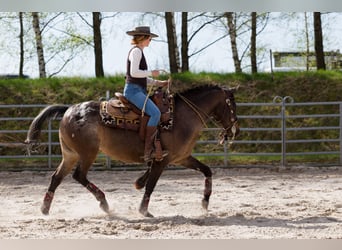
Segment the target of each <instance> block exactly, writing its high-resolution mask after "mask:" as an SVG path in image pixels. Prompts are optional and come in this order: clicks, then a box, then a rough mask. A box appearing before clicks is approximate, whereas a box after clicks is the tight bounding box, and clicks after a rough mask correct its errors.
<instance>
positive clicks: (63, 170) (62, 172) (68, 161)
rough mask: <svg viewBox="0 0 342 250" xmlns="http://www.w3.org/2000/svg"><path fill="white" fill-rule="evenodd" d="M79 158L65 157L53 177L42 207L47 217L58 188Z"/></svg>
mask: <svg viewBox="0 0 342 250" xmlns="http://www.w3.org/2000/svg"><path fill="white" fill-rule="evenodd" d="M77 160H78V158H77V157H75V156H74V157H66V155H63V160H62V162H61V163H60V164H59V166H58V168H57V169H56V171H55V172H54V173H53V174H52V176H51V182H50V185H49V187H48V191H47V192H46V194H45V197H44V200H43V204H42V206H41V212H42V213H43V214H45V215H48V214H49V211H50V207H51V203H52V200H53V197H54V194H55V191H56V189H57V187H58V186H59V185H60V184H61V182H62V180H63V179H64V177H65V176H67V175H68V174H69V173H70V172H71V170H72V168H73V167H74V165H75V164H76V162H77Z"/></svg>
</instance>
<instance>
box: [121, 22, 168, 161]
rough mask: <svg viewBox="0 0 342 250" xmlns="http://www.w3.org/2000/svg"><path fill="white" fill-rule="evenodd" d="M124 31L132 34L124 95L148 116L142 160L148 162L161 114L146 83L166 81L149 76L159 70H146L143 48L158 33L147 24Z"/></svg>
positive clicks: (153, 75) (155, 74)
mask: <svg viewBox="0 0 342 250" xmlns="http://www.w3.org/2000/svg"><path fill="white" fill-rule="evenodd" d="M126 33H127V34H128V35H130V36H133V38H132V41H131V44H132V45H133V47H132V48H131V49H130V51H129V53H128V58H127V71H126V83H125V88H124V96H125V97H126V98H127V99H128V100H129V101H130V102H132V103H133V104H134V105H135V106H137V107H138V108H140V109H143V108H145V110H144V112H145V113H146V114H148V115H149V116H150V118H149V120H148V123H147V127H146V132H145V149H144V160H145V161H146V162H149V161H151V160H152V158H153V148H154V140H155V136H156V134H157V127H158V123H159V120H160V116H161V114H160V111H159V109H158V107H157V106H156V105H155V104H154V102H153V101H151V100H150V98H148V96H147V90H146V89H147V85H155V86H160V87H163V86H166V85H167V84H168V81H159V80H154V79H152V78H151V77H158V76H159V71H158V70H148V68H147V62H146V59H145V56H144V53H143V50H144V48H145V47H148V46H149V44H150V42H151V40H152V38H154V37H158V35H156V34H153V33H151V32H150V27H148V26H140V27H136V28H135V29H134V30H131V31H127V32H126ZM164 153H165V152H164ZM165 155H166V154H163V156H165Z"/></svg>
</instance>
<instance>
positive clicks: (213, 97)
mask: <svg viewBox="0 0 342 250" xmlns="http://www.w3.org/2000/svg"><path fill="white" fill-rule="evenodd" d="M180 99H181V102H182V103H183V104H184V105H185V106H186V107H187V108H190V109H191V113H192V114H189V116H191V115H196V116H197V117H198V118H200V120H201V124H199V125H201V127H203V126H206V123H207V122H208V120H209V119H210V116H211V114H212V112H213V110H214V109H215V107H216V106H217V103H218V101H219V98H218V95H217V92H215V91H210V92H209V91H207V92H205V91H203V92H202V93H201V94H200V95H192V96H191V95H189V94H188V95H186V96H182V95H180ZM176 110H177V108H176ZM176 112H177V111H176ZM183 116H185V114H183ZM187 118H188V117H185V119H187Z"/></svg>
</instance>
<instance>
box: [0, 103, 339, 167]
mask: <svg viewBox="0 0 342 250" xmlns="http://www.w3.org/2000/svg"><path fill="white" fill-rule="evenodd" d="M44 107H46V105H43V104H36V105H0V124H1V126H0V166H1V167H4V168H6V167H7V166H12V168H15V169H19V168H20V165H19V164H21V165H22V166H24V165H25V164H26V165H28V166H30V167H35V166H37V167H36V168H41V169H50V168H53V167H56V166H57V165H58V163H59V161H60V159H61V155H60V148H59V142H58V124H59V121H55V120H51V121H49V122H48V124H47V126H46V129H43V130H42V136H41V138H42V140H41V142H40V144H39V147H38V148H37V152H36V153H35V154H31V155H28V153H27V151H26V147H25V145H24V144H23V141H24V140H25V138H26V133H27V129H28V127H29V125H30V123H31V121H32V120H33V117H30V116H29V115H27V114H32V112H34V113H36V114H38V112H39V111H40V110H41V109H42V108H44ZM237 109H238V110H237V111H238V118H239V124H240V129H241V132H240V135H239V136H238V137H237V138H235V140H234V142H233V144H230V142H226V143H225V144H224V145H223V146H218V140H217V134H218V133H219V132H220V130H221V129H220V128H208V129H204V131H203V133H202V135H201V137H200V138H199V140H198V141H197V144H196V147H195V149H194V152H193V155H194V156H196V157H199V158H201V159H204V160H205V159H208V158H211V159H215V160H216V161H215V165H217V166H237V165H239V166H242V165H248V166H250V165H253V166H259V165H278V166H279V165H281V166H290V165H293V164H307V165H313V166H314V165H319V166H325V165H335V166H337V165H342V147H341V145H342V115H341V114H342V102H319V103H317V102H316V103H295V102H294V100H293V99H292V98H291V97H278V96H277V97H275V98H274V99H273V102H270V103H238V104H237ZM4 128H7V129H4ZM9 128H12V129H9ZM94 165H95V166H96V167H100V168H116V167H117V166H118V165H119V167H124V168H126V167H127V166H125V165H124V164H120V163H119V164H118V163H117V162H115V161H112V160H111V159H110V158H109V157H106V156H105V155H103V154H99V156H98V158H97V160H96V162H95V163H94ZM136 167H139V165H136V166H135V165H132V166H130V168H136Z"/></svg>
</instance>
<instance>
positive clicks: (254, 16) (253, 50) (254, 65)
mask: <svg viewBox="0 0 342 250" xmlns="http://www.w3.org/2000/svg"><path fill="white" fill-rule="evenodd" d="M251 19H252V27H251V28H252V29H251V67H252V74H255V73H257V72H258V67H257V56H256V37H257V32H256V29H257V13H256V12H252V13H251Z"/></svg>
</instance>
